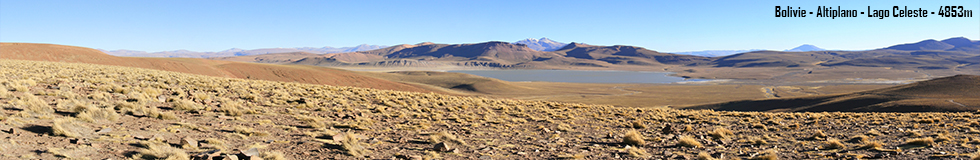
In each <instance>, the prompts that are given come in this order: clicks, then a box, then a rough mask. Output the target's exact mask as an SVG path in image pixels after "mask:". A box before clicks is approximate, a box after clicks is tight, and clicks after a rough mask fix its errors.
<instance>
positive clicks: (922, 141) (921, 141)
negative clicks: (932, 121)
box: [905, 137, 936, 146]
mask: <svg viewBox="0 0 980 160" xmlns="http://www.w3.org/2000/svg"><path fill="white" fill-rule="evenodd" d="M935 143H936V142H935V141H933V139H932V137H926V138H916V139H911V140H908V141H905V144H906V145H917V146H932V145H933V144H935Z"/></svg>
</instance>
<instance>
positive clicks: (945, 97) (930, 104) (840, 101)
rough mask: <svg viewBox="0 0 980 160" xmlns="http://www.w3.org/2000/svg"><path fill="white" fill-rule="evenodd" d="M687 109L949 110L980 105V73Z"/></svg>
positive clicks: (796, 110) (809, 110) (792, 110)
mask: <svg viewBox="0 0 980 160" xmlns="http://www.w3.org/2000/svg"><path fill="white" fill-rule="evenodd" d="M684 109H713V110H727V111H775V112H823V111H826V112H837V111H839V112H949V111H976V110H978V109H980V76H977V75H956V76H951V77H943V78H937V79H933V80H928V81H922V82H916V83H912V84H907V85H900V86H895V87H889V88H884V89H876V90H869V91H862V92H855V93H847V94H837V95H827V96H812V97H799V98H784V99H761V100H745V101H733V102H726V103H717V104H709V105H700V106H692V107H686V108H684Z"/></svg>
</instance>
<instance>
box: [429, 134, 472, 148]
mask: <svg viewBox="0 0 980 160" xmlns="http://www.w3.org/2000/svg"><path fill="white" fill-rule="evenodd" d="M429 141H430V142H432V143H433V144H435V143H442V142H447V143H453V144H456V145H462V146H465V145H466V141H463V140H461V139H459V138H456V136H455V135H452V134H449V132H446V131H442V132H438V133H434V134H432V135H429Z"/></svg>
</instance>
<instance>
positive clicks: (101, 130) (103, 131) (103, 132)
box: [95, 127, 112, 134]
mask: <svg viewBox="0 0 980 160" xmlns="http://www.w3.org/2000/svg"><path fill="white" fill-rule="evenodd" d="M109 132H112V128H109V127H106V128H102V129H100V130H99V131H97V132H95V134H108V133H109Z"/></svg>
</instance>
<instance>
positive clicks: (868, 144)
mask: <svg viewBox="0 0 980 160" xmlns="http://www.w3.org/2000/svg"><path fill="white" fill-rule="evenodd" d="M882 147H884V145H883V144H881V142H875V141H868V142H865V143H864V145H861V147H858V149H881V148H882Z"/></svg>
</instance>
